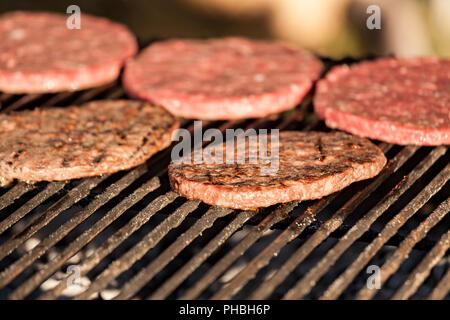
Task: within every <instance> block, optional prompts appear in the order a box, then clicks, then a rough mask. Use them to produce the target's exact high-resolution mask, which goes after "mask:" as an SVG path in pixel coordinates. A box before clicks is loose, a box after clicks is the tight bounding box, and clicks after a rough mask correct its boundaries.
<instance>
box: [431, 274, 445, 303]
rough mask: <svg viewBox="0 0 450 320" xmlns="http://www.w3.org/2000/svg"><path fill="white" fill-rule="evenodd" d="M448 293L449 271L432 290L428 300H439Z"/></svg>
mask: <svg viewBox="0 0 450 320" xmlns="http://www.w3.org/2000/svg"><path fill="white" fill-rule="evenodd" d="M449 292H450V269H447V272H446V273H445V275H444V276H443V277H442V279H441V281H440V282H439V283H438V285H437V286H436V287H435V288H434V289H433V291H432V292H431V294H430V295H429V296H428V299H429V300H441V299H444V298H445V296H446V295H447V294H448V293H449Z"/></svg>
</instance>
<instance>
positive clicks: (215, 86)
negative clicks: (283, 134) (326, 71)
mask: <svg viewBox="0 0 450 320" xmlns="http://www.w3.org/2000/svg"><path fill="white" fill-rule="evenodd" d="M321 71H322V63H321V62H320V61H319V60H318V59H316V58H315V57H314V56H312V55H311V54H309V53H307V52H305V51H303V50H299V49H294V48H293V47H290V46H288V45H285V44H281V43H276V42H268V41H256V40H248V39H244V38H223V39H211V40H170V41H165V42H158V43H155V44H153V45H151V46H149V47H148V48H146V49H145V50H144V51H143V52H142V53H141V54H140V55H139V56H137V57H136V58H135V59H132V60H130V61H129V62H128V63H127V64H126V67H125V72H124V77H123V83H124V86H125V88H126V89H127V91H128V92H129V93H130V94H131V95H132V96H134V97H139V98H141V99H145V100H148V101H151V102H153V103H156V104H159V105H162V106H164V107H165V108H166V109H167V110H169V111H170V112H172V113H173V114H175V115H177V116H181V117H185V118H196V119H211V120H214V119H215V120H226V119H239V118H251V117H263V116H266V115H268V114H272V113H277V112H280V111H283V110H287V109H290V108H292V107H294V106H295V105H296V104H298V103H299V102H300V101H301V100H302V98H303V97H304V96H305V95H306V94H307V92H308V91H309V90H310V88H311V86H312V82H313V81H314V80H316V79H317V78H318V77H319V76H320V73H321Z"/></svg>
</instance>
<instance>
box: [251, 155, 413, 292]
mask: <svg viewBox="0 0 450 320" xmlns="http://www.w3.org/2000/svg"><path fill="white" fill-rule="evenodd" d="M386 148H387V147H386ZM415 150H416V148H414V147H410V148H405V149H403V150H402V151H401V152H400V153H398V154H397V156H396V157H395V158H394V159H392V160H391V161H390V162H389V163H388V164H387V165H386V167H385V168H384V169H383V171H382V172H381V173H380V174H379V175H378V176H377V177H376V178H375V180H373V181H372V183H371V184H370V185H369V186H367V187H366V188H365V189H362V190H360V191H358V192H357V193H356V194H355V195H354V196H353V197H352V198H351V199H350V200H349V201H348V202H347V203H346V204H345V205H344V206H343V207H342V208H341V209H339V210H338V211H337V212H336V213H335V214H334V215H333V216H332V217H331V218H330V219H329V220H328V221H327V222H326V223H325V224H323V225H322V226H321V227H320V228H319V229H318V230H317V231H316V232H315V233H314V234H313V235H312V236H311V237H310V238H309V239H308V240H307V241H306V242H305V243H304V244H303V245H302V246H301V247H300V248H299V249H298V250H297V251H296V252H295V253H294V254H293V255H292V256H291V257H290V258H289V259H288V260H287V261H286V263H285V264H284V265H283V266H282V267H281V268H280V269H279V270H278V271H277V272H276V273H275V275H274V276H273V277H272V278H271V279H269V280H268V281H266V282H265V283H263V284H262V285H261V287H260V288H258V289H257V290H256V291H255V293H254V295H252V297H251V298H252V299H262V298H266V297H267V296H268V295H269V294H270V293H272V292H273V290H275V288H276V287H277V286H278V285H279V284H280V283H281V282H282V281H284V279H286V277H287V276H289V274H290V273H291V272H292V271H293V270H294V269H295V268H296V267H297V265H299V264H300V263H301V262H302V261H303V260H304V259H305V258H306V257H307V255H308V254H309V253H311V252H312V251H313V249H314V248H315V247H317V246H318V245H319V244H320V243H322V241H323V240H325V239H326V238H327V237H328V236H329V235H330V234H331V233H332V232H333V231H335V230H336V229H337V228H338V227H339V226H340V225H341V224H342V223H343V221H344V220H345V218H346V217H347V216H348V215H349V214H350V213H351V212H352V211H353V210H354V209H355V208H356V207H357V206H358V205H360V204H361V203H362V202H363V201H364V200H365V199H366V198H367V197H368V196H369V194H371V193H372V192H373V191H374V190H375V189H376V188H377V187H378V186H379V185H380V184H381V183H382V182H383V181H384V180H385V179H387V177H389V176H390V175H391V174H392V173H393V172H395V171H396V170H397V169H398V168H399V167H401V166H402V165H403V164H404V163H405V162H406V161H407V160H408V159H409V158H410V157H411V156H412V155H413V154H414V151H415Z"/></svg>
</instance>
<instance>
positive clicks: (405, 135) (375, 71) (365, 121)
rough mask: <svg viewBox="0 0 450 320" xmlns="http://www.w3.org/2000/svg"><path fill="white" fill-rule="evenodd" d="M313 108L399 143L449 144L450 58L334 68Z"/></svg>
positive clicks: (330, 119)
mask: <svg viewBox="0 0 450 320" xmlns="http://www.w3.org/2000/svg"><path fill="white" fill-rule="evenodd" d="M314 108H315V111H316V112H317V113H318V114H319V116H320V117H321V118H323V119H324V120H325V122H326V124H327V125H328V126H329V127H331V128H339V129H341V130H345V131H348V132H351V133H353V134H356V135H359V136H362V137H368V138H371V139H377V140H382V141H386V142H390V143H395V144H401V145H408V144H414V145H447V144H450V60H443V59H438V58H433V57H429V58H410V59H395V58H387V59H379V60H376V61H370V62H363V63H359V64H355V65H353V66H350V67H348V66H338V67H335V68H333V69H332V70H331V71H330V72H329V73H328V74H327V75H326V78H325V79H323V80H321V81H319V82H318V84H317V89H316V95H315V97H314Z"/></svg>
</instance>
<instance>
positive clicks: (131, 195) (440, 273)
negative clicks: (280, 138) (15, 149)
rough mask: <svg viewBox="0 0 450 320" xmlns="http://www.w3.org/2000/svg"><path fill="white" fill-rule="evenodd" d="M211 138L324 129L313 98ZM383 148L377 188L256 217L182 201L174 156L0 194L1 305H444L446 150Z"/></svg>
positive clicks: (112, 94)
mask: <svg viewBox="0 0 450 320" xmlns="http://www.w3.org/2000/svg"><path fill="white" fill-rule="evenodd" d="M325 64H326V65H327V66H330V65H332V64H333V62H331V61H328V60H327V61H325ZM123 97H125V93H124V91H123V89H122V88H121V87H120V85H119V84H118V83H114V84H111V85H107V86H103V87H99V88H94V89H90V90H85V91H81V92H72V93H71V92H64V93H59V94H52V95H9V94H1V93H0V103H1V110H0V112H7V111H12V110H19V109H25V108H31V107H36V106H52V105H58V106H65V105H70V104H79V103H84V102H87V101H90V100H93V99H117V98H123ZM182 126H183V127H185V128H187V129H189V130H191V131H192V130H193V122H192V121H189V120H183V121H182ZM203 127H204V130H206V129H208V128H219V129H220V130H222V131H223V130H225V129H227V128H256V129H257V128H267V129H271V128H279V129H281V130H287V129H290V130H306V131H307V130H322V131H326V130H329V129H327V128H326V126H325V125H324V123H323V122H321V121H320V120H319V119H318V118H317V117H316V116H315V114H314V113H313V112H312V105H311V96H309V97H308V98H307V99H306V100H305V101H304V102H303V103H302V104H301V105H299V106H298V107H297V108H296V109H294V110H290V111H287V112H284V113H282V114H280V115H278V116H272V117H268V118H264V119H248V120H242V121H208V122H204V123H203ZM375 143H377V144H378V146H379V147H380V148H381V149H382V150H383V152H384V153H385V154H386V157H387V158H388V164H387V165H386V167H385V168H384V169H383V171H382V172H381V173H380V174H379V175H378V176H376V177H375V178H373V179H370V180H367V181H361V182H358V183H355V184H352V185H351V186H349V187H348V188H346V189H344V190H343V191H341V192H338V193H335V194H332V195H330V196H328V197H325V198H323V199H320V200H316V201H305V202H291V203H287V204H280V205H276V206H273V207H270V208H265V209H260V210H259V211H238V210H231V209H225V208H219V207H212V206H208V205H206V204H204V203H201V202H199V201H190V200H187V199H184V198H182V197H179V196H178V195H177V194H175V193H174V192H172V191H171V190H170V186H169V182H168V178H167V165H168V164H169V162H170V149H168V150H164V151H162V152H160V153H159V154H157V155H155V156H153V157H152V158H151V159H150V160H149V161H148V162H147V163H146V164H145V165H141V166H139V167H137V168H134V169H132V170H130V171H127V172H119V173H116V174H113V175H108V176H100V177H93V178H87V179H79V180H75V181H68V182H48V183H47V182H42V183H37V184H35V185H29V184H26V183H24V182H15V183H14V184H13V185H10V186H8V187H5V188H0V298H2V299H129V298H134V299H210V298H212V299H268V298H272V299H300V298H302V299H386V298H391V299H426V298H427V299H448V298H449V291H450V268H449V262H450V256H449V253H450V250H449V247H450V229H449V225H450V215H449V214H448V213H449V211H450V182H449V179H450V151H449V148H448V147H445V146H439V147H434V148H431V147H416V146H397V145H391V144H387V143H382V142H376V141H375ZM374 270H375V271H374ZM377 270H378V271H379V272H378V273H377ZM373 272H375V273H373ZM377 274H378V275H379V276H380V277H379V278H377V279H378V280H379V281H378V284H379V285H380V288H379V289H374V288H372V287H371V286H368V283H369V282H370V281H372V280H373V279H374V278H373V277H374V276H376V275H377ZM374 283H375V284H376V282H374Z"/></svg>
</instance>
